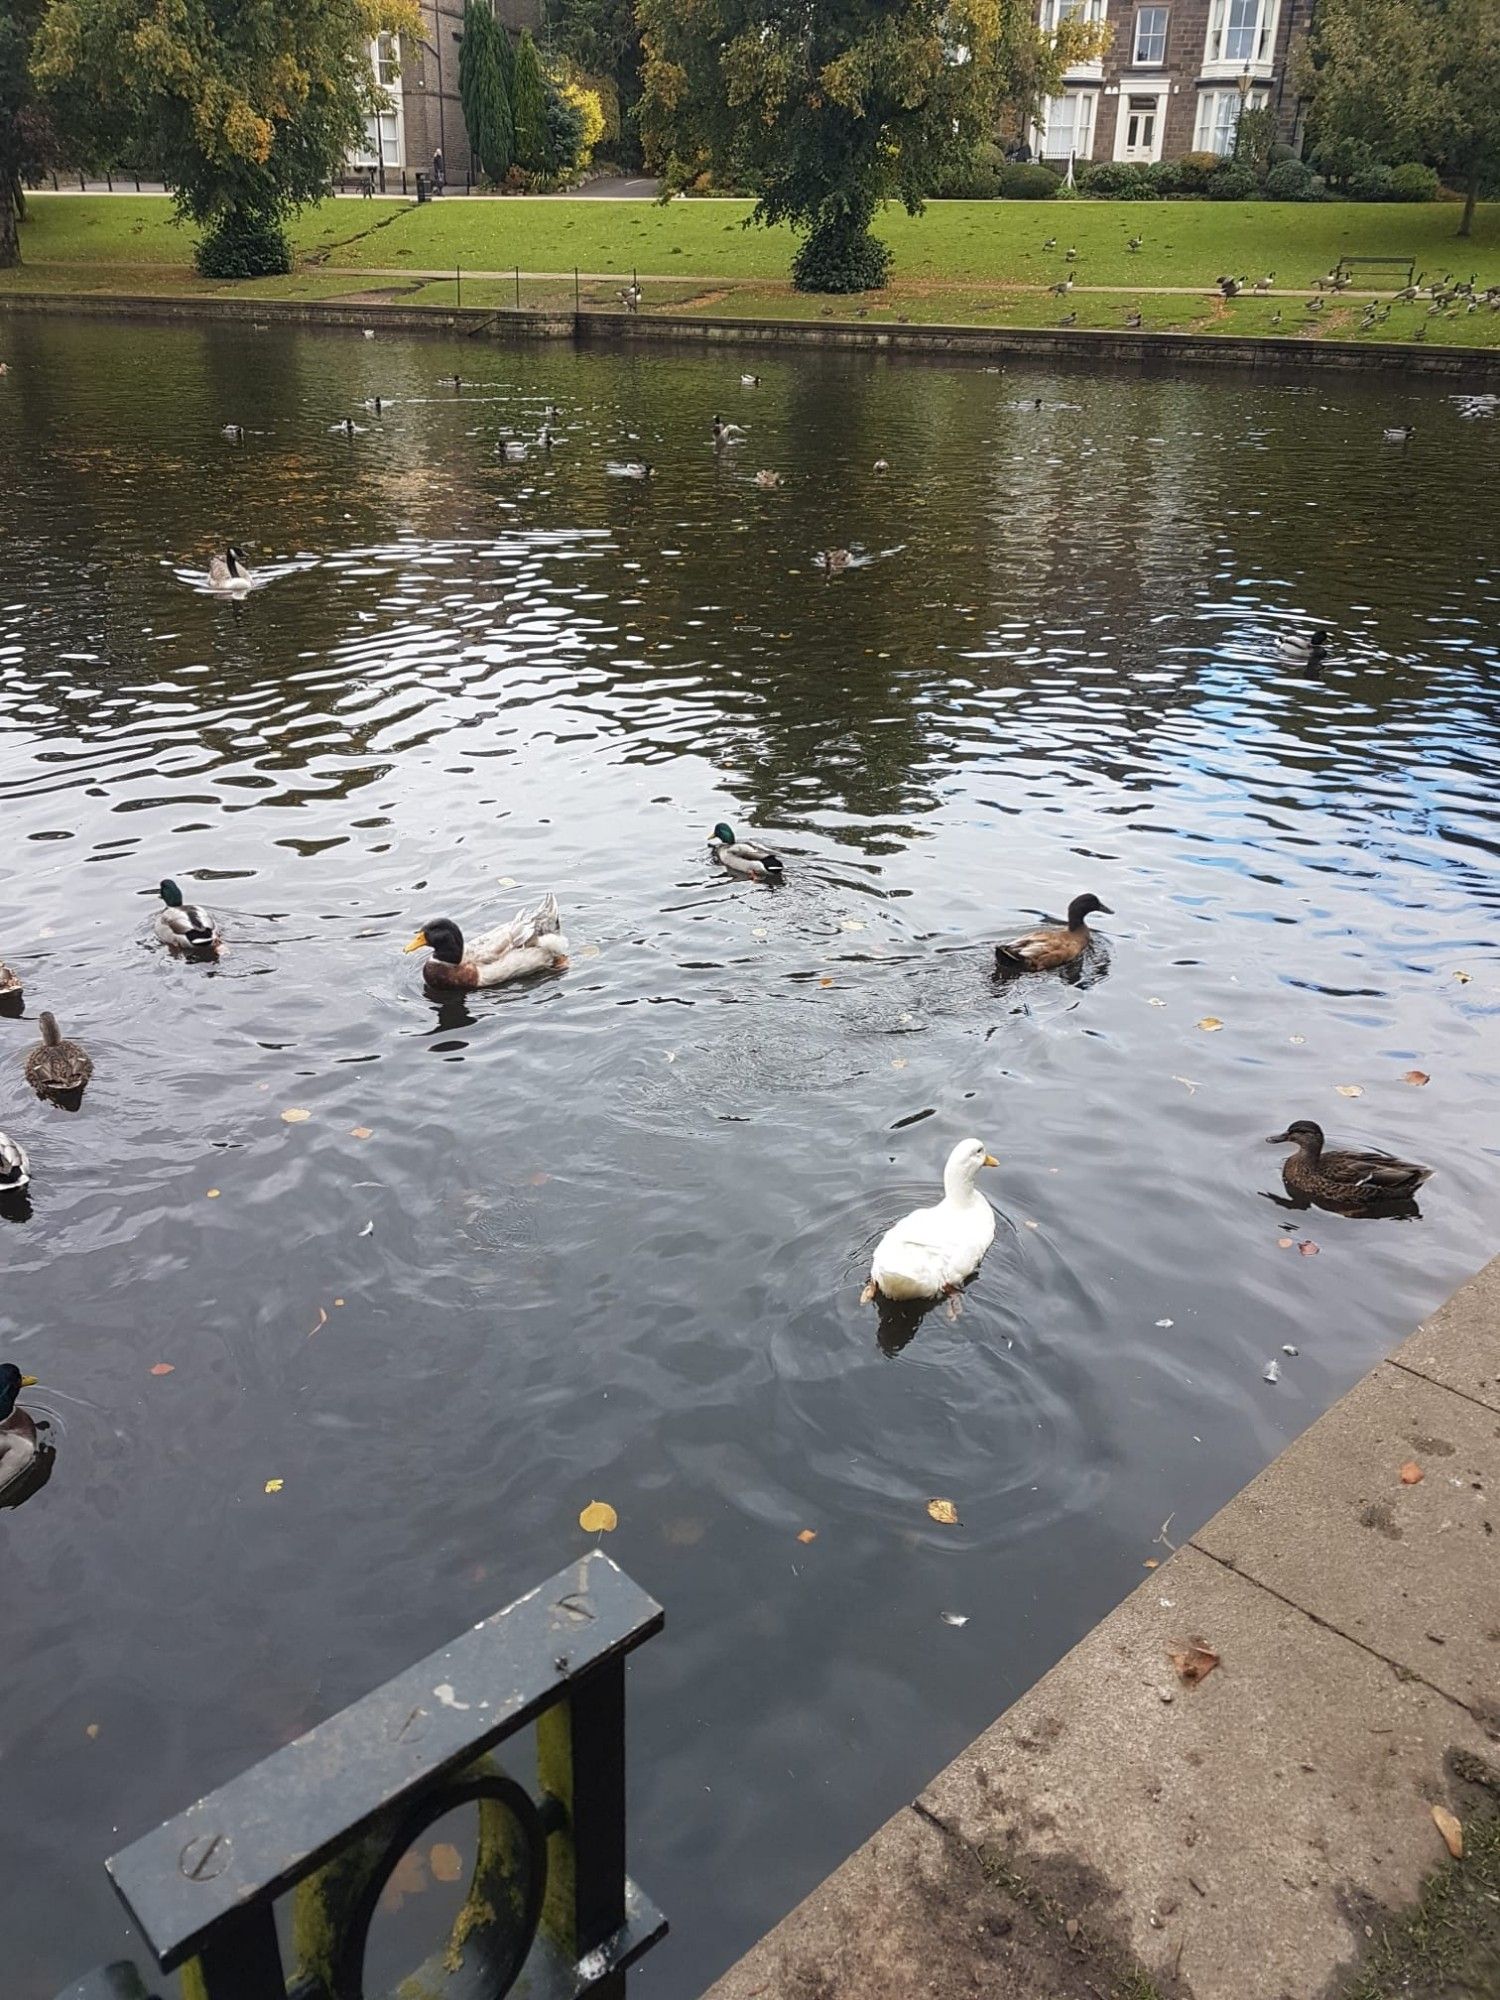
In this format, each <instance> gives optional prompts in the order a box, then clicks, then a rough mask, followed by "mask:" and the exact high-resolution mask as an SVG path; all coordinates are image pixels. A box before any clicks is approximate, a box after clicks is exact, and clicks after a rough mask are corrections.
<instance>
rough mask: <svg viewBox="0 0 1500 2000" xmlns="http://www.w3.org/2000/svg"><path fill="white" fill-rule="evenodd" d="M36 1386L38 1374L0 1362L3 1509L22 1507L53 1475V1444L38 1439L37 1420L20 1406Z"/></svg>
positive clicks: (0, 1496)
mask: <svg viewBox="0 0 1500 2000" xmlns="http://www.w3.org/2000/svg"><path fill="white" fill-rule="evenodd" d="M35 1386H36V1377H35V1375H23V1374H22V1373H21V1371H20V1369H19V1368H17V1367H16V1365H15V1363H14V1362H13V1361H3V1362H0V1507H18V1506H19V1505H20V1504H21V1502H22V1501H23V1500H28V1499H30V1497H31V1495H32V1494H33V1493H35V1492H36V1490H37V1488H38V1487H39V1486H45V1485H46V1483H47V1480H48V1478H49V1477H50V1475H51V1471H52V1447H51V1445H49V1444H45V1443H44V1442H43V1441H42V1439H41V1438H40V1437H38V1435H37V1428H36V1419H35V1417H33V1416H32V1415H31V1414H30V1412H29V1411H26V1410H21V1409H17V1407H16V1398H17V1397H18V1396H19V1395H20V1393H21V1391H22V1390H23V1389H31V1388H34V1387H35Z"/></svg>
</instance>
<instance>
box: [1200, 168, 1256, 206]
mask: <svg viewBox="0 0 1500 2000" xmlns="http://www.w3.org/2000/svg"><path fill="white" fill-rule="evenodd" d="M1259 193H1260V182H1259V181H1258V180H1257V179H1256V178H1255V176H1254V174H1253V173H1251V171H1250V169H1249V168H1248V167H1244V166H1241V165H1240V163H1239V161H1238V160H1220V162H1219V164H1218V165H1217V166H1216V167H1215V168H1214V170H1213V172H1212V173H1211V174H1210V175H1209V177H1208V198H1209V200H1210V201H1254V199H1255V197H1256V196H1257V195H1258V194H1259Z"/></svg>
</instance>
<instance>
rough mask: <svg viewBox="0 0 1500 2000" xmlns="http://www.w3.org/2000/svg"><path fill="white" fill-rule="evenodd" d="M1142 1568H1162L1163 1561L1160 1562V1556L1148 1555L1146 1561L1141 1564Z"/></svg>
mask: <svg viewBox="0 0 1500 2000" xmlns="http://www.w3.org/2000/svg"><path fill="white" fill-rule="evenodd" d="M1141 1568H1142V1569H1160V1568H1161V1562H1160V1559H1159V1558H1158V1557H1156V1556H1147V1558H1146V1560H1145V1561H1144V1562H1143V1563H1142V1564H1141Z"/></svg>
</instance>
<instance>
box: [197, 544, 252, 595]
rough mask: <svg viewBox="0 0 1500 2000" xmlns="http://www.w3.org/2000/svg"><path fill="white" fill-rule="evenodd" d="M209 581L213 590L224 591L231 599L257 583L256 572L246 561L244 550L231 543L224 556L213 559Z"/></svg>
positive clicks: (209, 567)
mask: <svg viewBox="0 0 1500 2000" xmlns="http://www.w3.org/2000/svg"><path fill="white" fill-rule="evenodd" d="M208 581H209V584H210V585H211V587H212V588H213V589H215V590H222V591H224V592H226V593H227V594H228V595H229V596H231V597H232V596H237V595H241V594H243V593H244V592H245V591H247V590H248V589H249V588H250V587H251V585H252V584H253V583H254V582H255V571H254V570H253V569H251V568H250V566H249V564H248V563H247V562H246V561H245V552H244V550H243V549H237V548H236V547H235V546H234V544H233V542H231V543H230V544H229V546H228V548H227V549H225V551H224V553H223V555H221V556H214V557H212V558H211V560H210V562H209V565H208Z"/></svg>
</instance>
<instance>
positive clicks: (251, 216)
mask: <svg viewBox="0 0 1500 2000" xmlns="http://www.w3.org/2000/svg"><path fill="white" fill-rule="evenodd" d="M193 262H194V264H195V265H196V266H197V269H198V275H199V276H200V277H203V278H279V277H283V276H284V275H285V274H286V273H287V272H288V271H290V270H291V268H292V245H291V240H290V238H289V237H288V236H287V233H286V231H285V230H284V229H283V228H282V226H281V224H280V222H278V221H277V219H276V217H275V216H274V215H261V214H256V213H252V212H250V211H247V210H245V209H231V210H230V211H229V213H228V214H227V215H221V216H220V217H219V219H218V221H217V222H216V223H215V224H214V225H213V227H212V228H211V229H210V230H209V232H208V234H207V235H206V236H205V237H203V238H202V239H201V240H200V241H199V243H198V245H197V247H196V248H195V250H194V251H193Z"/></svg>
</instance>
